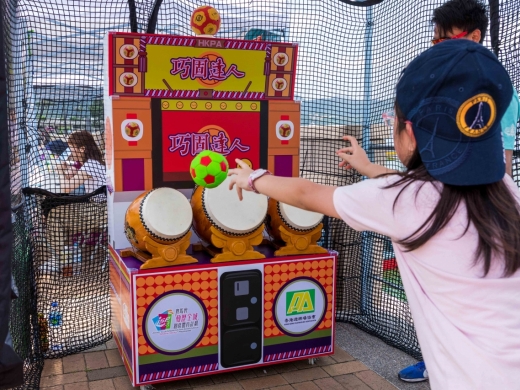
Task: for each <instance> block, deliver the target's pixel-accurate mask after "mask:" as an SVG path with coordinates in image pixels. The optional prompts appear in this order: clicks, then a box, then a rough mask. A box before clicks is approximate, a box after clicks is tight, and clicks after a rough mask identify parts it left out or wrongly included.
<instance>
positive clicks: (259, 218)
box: [202, 177, 267, 234]
mask: <svg viewBox="0 0 520 390" xmlns="http://www.w3.org/2000/svg"><path fill="white" fill-rule="evenodd" d="M229 181H230V178H229V177H227V178H226V180H224V182H223V183H222V184H220V185H219V186H218V187H215V188H205V189H204V193H203V195H202V199H203V203H204V210H205V212H206V213H207V215H208V217H209V218H210V219H211V220H212V222H213V223H214V224H215V225H216V227H218V228H220V229H221V230H224V231H226V232H228V233H235V234H247V233H250V232H252V231H253V230H255V229H256V228H257V227H259V226H260V225H261V224H262V223H263V222H264V219H265V216H266V215H267V197H266V196H265V195H261V194H255V193H254V192H250V191H243V192H242V194H243V197H244V199H243V200H242V201H240V200H239V199H238V195H237V192H236V190H235V189H233V190H231V191H230V190H229Z"/></svg>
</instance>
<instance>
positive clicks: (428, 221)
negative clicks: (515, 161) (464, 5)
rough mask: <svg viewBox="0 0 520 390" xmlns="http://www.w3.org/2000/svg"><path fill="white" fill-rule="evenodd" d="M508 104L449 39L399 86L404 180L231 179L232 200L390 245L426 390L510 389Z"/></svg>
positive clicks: (519, 250) (495, 74) (512, 310)
mask: <svg viewBox="0 0 520 390" xmlns="http://www.w3.org/2000/svg"><path fill="white" fill-rule="evenodd" d="M512 95H513V88H512V86H511V80H510V79H509V76H508V74H507V72H506V70H505V69H504V68H503V66H502V65H501V64H500V62H499V61H498V60H497V58H496V57H495V56H494V55H493V53H491V52H490V51H489V50H488V49H486V48H484V47H483V46H481V45H479V44H477V43H474V42H472V41H470V40H449V41H446V42H444V43H443V44H441V45H435V46H433V47H432V48H430V49H428V50H427V51H425V52H424V53H423V54H421V55H420V56H419V57H417V58H416V59H415V60H414V61H412V62H411V63H410V64H409V66H408V67H407V68H406V70H405V71H404V73H403V75H402V77H401V79H400V80H399V83H398V84H397V87H396V100H395V110H396V118H395V121H394V145H395V149H396V153H397V155H398V157H399V159H400V160H401V162H402V163H403V165H405V166H406V168H407V170H406V171H405V172H402V173H401V172H390V173H388V174H386V175H384V176H383V177H379V178H376V179H369V180H365V181H362V182H360V183H356V184H353V185H350V186H346V187H331V186H324V185H319V184H315V183H312V182H310V181H308V180H304V179H301V178H285V177H283V178H282V177H275V176H272V175H270V174H268V172H266V171H265V170H256V171H252V170H251V169H250V168H249V167H248V166H247V165H246V164H244V163H243V162H242V161H240V160H237V163H238V164H239V165H240V167H241V169H231V170H230V171H229V175H231V176H232V179H231V184H230V188H232V187H234V186H236V187H237V192H238V196H239V198H241V195H242V191H243V190H246V191H257V192H260V193H263V194H265V195H267V196H269V197H272V198H274V199H277V200H278V201H280V202H283V203H287V204H290V205H293V206H296V207H300V208H303V209H306V210H311V211H315V212H320V213H323V214H326V215H329V216H331V217H334V218H341V219H343V220H344V221H345V222H346V223H348V224H349V225H350V226H351V227H352V228H354V229H356V230H359V231H363V230H369V231H374V232H376V233H379V234H383V235H386V236H389V237H390V238H391V239H392V243H393V246H394V251H395V254H396V260H397V262H398V266H399V270H400V272H401V277H402V280H403V285H404V288H405V291H406V295H407V298H408V302H409V306H410V310H411V312H412V316H413V319H414V324H415V327H416V331H417V336H418V339H419V343H420V345H421V349H422V353H423V357H424V360H425V363H426V365H427V367H428V372H429V377H430V384H431V388H432V389H433V390H466V389H467V390H479V389H482V390H488V389H514V388H518V384H519V383H520V370H519V369H518V368H519V367H520V310H518V307H519V306H520V194H519V191H518V188H517V187H516V185H515V183H514V182H513V180H512V179H511V177H510V176H509V175H505V163H504V158H503V156H504V154H503V150H504V149H503V143H502V135H501V125H500V121H501V119H502V117H503V116H504V114H505V112H506V110H507V108H508V106H509V104H510V102H511V99H512ZM339 154H340V157H341V156H342V153H339Z"/></svg>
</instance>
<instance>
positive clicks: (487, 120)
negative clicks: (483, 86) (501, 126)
mask: <svg viewBox="0 0 520 390" xmlns="http://www.w3.org/2000/svg"><path fill="white" fill-rule="evenodd" d="M496 115H497V109H496V105H495V101H494V100H493V98H492V97H491V96H490V95H488V94H487V93H479V94H478V95H475V96H473V97H472V98H469V99H468V100H466V101H465V102H464V103H462V105H461V106H460V107H459V110H458V111H457V117H456V122H457V127H458V128H459V130H460V131H461V133H462V134H464V135H467V136H468V137H472V138H475V137H480V136H482V135H484V134H485V133H486V132H487V131H488V130H489V129H490V128H491V126H493V123H495V118H496Z"/></svg>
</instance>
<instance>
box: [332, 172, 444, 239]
mask: <svg viewBox="0 0 520 390" xmlns="http://www.w3.org/2000/svg"><path fill="white" fill-rule="evenodd" d="M399 179H400V177H399V176H396V175H392V176H387V177H383V178H379V179H369V180H365V181H362V182H360V183H356V184H353V185H350V186H346V187H338V188H337V189H336V191H334V198H333V199H334V207H335V208H336V211H337V212H338V214H339V215H340V217H341V218H342V219H343V220H344V221H345V222H346V223H347V224H348V225H350V226H351V227H352V228H353V229H355V230H359V231H363V230H370V231H373V232H376V233H380V234H383V235H385V236H389V237H391V238H392V239H394V240H400V239H403V238H406V237H408V236H410V235H411V234H413V233H414V232H415V231H416V230H417V229H418V228H419V227H420V226H421V225H422V224H423V223H424V221H426V220H427V218H428V216H429V215H430V214H431V212H432V210H433V209H434V207H435V205H436V204H437V202H438V199H439V191H438V189H437V188H436V187H435V185H434V184H432V183H424V182H412V183H410V184H409V185H408V186H399V187H393V188H385V187H386V186H388V185H389V184H391V183H395V182H396V181H397V180H399ZM403 187H406V188H404V189H403ZM401 190H402V191H401ZM399 193H400V195H399V199H398V200H397V202H396V198H397V196H398V194H399ZM394 203H395V205H394Z"/></svg>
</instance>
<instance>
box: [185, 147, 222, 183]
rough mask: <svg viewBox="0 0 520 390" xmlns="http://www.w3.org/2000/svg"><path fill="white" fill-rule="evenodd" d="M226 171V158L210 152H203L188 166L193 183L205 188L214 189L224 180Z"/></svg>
mask: <svg viewBox="0 0 520 390" xmlns="http://www.w3.org/2000/svg"><path fill="white" fill-rule="evenodd" d="M228 169H229V164H228V161H227V159H226V157H224V156H223V155H221V154H220V153H217V152H214V151H212V150H203V151H202V152H200V153H199V154H197V155H196V156H195V158H194V159H193V160H191V164H190V174H191V177H192V178H193V181H194V182H195V184H197V185H199V186H202V187H206V188H215V187H217V186H218V185H219V184H221V183H222V182H223V181H224V180H226V177H227V172H228Z"/></svg>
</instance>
